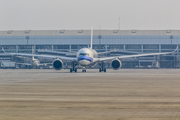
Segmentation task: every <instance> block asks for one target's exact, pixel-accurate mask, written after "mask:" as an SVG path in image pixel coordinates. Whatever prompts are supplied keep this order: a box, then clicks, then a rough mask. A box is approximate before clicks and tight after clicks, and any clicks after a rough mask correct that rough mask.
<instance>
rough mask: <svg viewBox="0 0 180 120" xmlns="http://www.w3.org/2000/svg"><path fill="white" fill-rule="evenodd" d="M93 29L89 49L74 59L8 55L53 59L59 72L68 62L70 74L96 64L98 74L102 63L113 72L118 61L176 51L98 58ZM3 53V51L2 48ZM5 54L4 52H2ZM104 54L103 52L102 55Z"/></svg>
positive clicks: (79, 52)
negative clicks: (107, 64) (109, 64)
mask: <svg viewBox="0 0 180 120" xmlns="http://www.w3.org/2000/svg"><path fill="white" fill-rule="evenodd" d="M92 43H93V27H91V46H90V48H82V49H80V50H79V51H78V52H77V56H76V57H75V58H72V57H62V56H53V55H36V54H24V53H9V54H11V55H17V56H32V57H44V58H53V59H55V60H54V61H53V63H52V64H53V67H54V69H55V70H61V69H62V68H63V62H62V60H64V61H70V62H71V63H72V68H70V72H71V73H72V72H73V71H74V72H77V68H76V66H77V65H81V66H82V67H83V70H82V72H86V67H87V66H90V67H92V66H95V65H97V64H99V65H100V68H99V72H103V71H104V72H106V68H105V67H104V62H105V61H107V62H111V66H112V68H113V69H114V70H118V69H120V68H121V66H122V63H121V61H120V59H124V58H132V57H135V58H136V57H140V56H151V55H165V54H172V53H174V52H176V51H177V49H178V47H177V48H176V49H175V51H173V52H163V53H147V54H136V55H122V56H113V57H103V58H98V55H99V54H101V53H97V52H96V51H95V50H94V49H93V48H92V45H93V44H92ZM2 50H3V51H4V49H3V48H2ZM4 52H5V51H4ZM102 54H104V52H103V53H102Z"/></svg>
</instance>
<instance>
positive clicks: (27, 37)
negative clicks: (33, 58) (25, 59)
mask: <svg viewBox="0 0 180 120" xmlns="http://www.w3.org/2000/svg"><path fill="white" fill-rule="evenodd" d="M26 40H27V53H28V42H29V36H26Z"/></svg>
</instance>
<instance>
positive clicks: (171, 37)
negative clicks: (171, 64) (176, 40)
mask: <svg viewBox="0 0 180 120" xmlns="http://www.w3.org/2000/svg"><path fill="white" fill-rule="evenodd" d="M170 39H171V51H172V39H173V35H171V36H170Z"/></svg>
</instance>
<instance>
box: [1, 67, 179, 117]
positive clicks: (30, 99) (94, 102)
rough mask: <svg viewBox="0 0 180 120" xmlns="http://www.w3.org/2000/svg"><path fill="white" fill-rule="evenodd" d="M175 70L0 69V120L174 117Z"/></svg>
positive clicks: (176, 100) (176, 103) (176, 109)
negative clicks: (72, 71)
mask: <svg viewBox="0 0 180 120" xmlns="http://www.w3.org/2000/svg"><path fill="white" fill-rule="evenodd" d="M179 112H180V70H179V69H120V70H118V71H114V70H109V69H107V73H99V72H98V70H87V73H81V70H78V73H69V70H61V71H55V70H0V120H179V119H180V113H179Z"/></svg>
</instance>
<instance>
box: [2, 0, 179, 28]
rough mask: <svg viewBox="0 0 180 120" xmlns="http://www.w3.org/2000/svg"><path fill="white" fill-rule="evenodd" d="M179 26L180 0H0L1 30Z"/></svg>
mask: <svg viewBox="0 0 180 120" xmlns="http://www.w3.org/2000/svg"><path fill="white" fill-rule="evenodd" d="M119 17H120V21H121V22H120V29H123V30H127V29H128V30H131V29H137V30H140V29H141V30H142V29H143V30H149V29H153V30H157V29H160V30H162V29H178V30H180V0H0V30H60V29H90V26H94V29H99V25H100V26H101V29H118V19H119Z"/></svg>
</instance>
